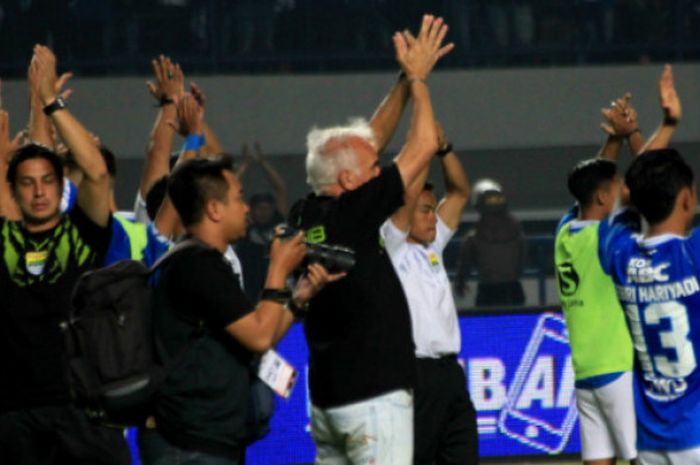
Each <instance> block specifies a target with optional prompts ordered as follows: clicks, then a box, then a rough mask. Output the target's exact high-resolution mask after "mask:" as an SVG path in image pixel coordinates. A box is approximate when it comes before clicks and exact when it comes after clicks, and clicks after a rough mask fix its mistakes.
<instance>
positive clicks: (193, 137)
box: [182, 134, 206, 152]
mask: <svg viewBox="0 0 700 465" xmlns="http://www.w3.org/2000/svg"><path fill="white" fill-rule="evenodd" d="M205 144H206V139H205V138H204V134H190V135H188V136H187V138H186V139H185V145H184V146H183V148H182V149H183V150H184V151H185V152H187V151H193V152H196V151H197V150H199V149H201V148H202V147H204V145H205Z"/></svg>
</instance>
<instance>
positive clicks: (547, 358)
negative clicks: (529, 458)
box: [498, 313, 578, 454]
mask: <svg viewBox="0 0 700 465" xmlns="http://www.w3.org/2000/svg"><path fill="white" fill-rule="evenodd" d="M570 364H571V360H570V351H569V338H568V332H567V330H566V323H565V322H564V319H563V318H561V317H560V316H558V315H555V314H553V313H544V314H542V316H540V318H539V320H538V321H537V324H536V325H535V329H534V330H533V331H532V335H531V336H530V341H529V342H528V344H527V347H526V348H525V351H524V353H523V356H522V358H521V359H520V364H519V365H518V368H517V370H516V373H515V376H514V378H513V380H512V381H511V383H510V388H509V389H508V394H507V396H506V402H505V404H504V406H503V409H502V410H501V412H500V415H499V419H498V430H499V431H500V432H501V433H502V434H504V435H506V436H507V437H509V438H511V439H514V440H516V441H517V442H519V443H521V444H523V445H526V446H529V447H532V448H534V449H537V450H539V451H544V452H546V453H548V454H558V453H560V452H561V451H562V450H563V449H564V448H565V447H566V444H567V443H568V441H569V436H570V435H571V431H572V430H573V429H574V426H575V424H576V418H577V415H578V414H577V411H576V401H575V398H574V388H573V386H563V385H562V381H564V382H570V383H573V379H570V380H567V379H564V378H565V377H564V376H563V373H564V371H565V370H566V369H567V368H568V369H570Z"/></svg>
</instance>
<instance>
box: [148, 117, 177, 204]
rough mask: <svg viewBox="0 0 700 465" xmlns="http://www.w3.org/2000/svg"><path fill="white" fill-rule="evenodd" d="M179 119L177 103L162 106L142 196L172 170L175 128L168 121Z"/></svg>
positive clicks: (149, 150)
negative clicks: (171, 160) (171, 156)
mask: <svg viewBox="0 0 700 465" xmlns="http://www.w3.org/2000/svg"><path fill="white" fill-rule="evenodd" d="M176 120H177V109H176V107H175V105H172V104H170V105H165V106H163V107H161V109H160V111H159V112H158V116H157V117H156V121H155V124H154V125H153V129H152V130H151V136H150V141H149V144H148V153H147V154H146V163H145V166H144V167H143V173H142V174H141V186H140V190H141V197H143V198H146V194H147V193H148V190H149V189H150V188H151V186H152V185H153V183H154V182H155V181H156V180H158V179H160V178H162V177H163V176H166V175H167V174H168V173H169V172H170V153H171V151H172V148H173V136H174V135H175V130H174V129H173V128H172V127H171V126H170V124H169V123H168V121H176Z"/></svg>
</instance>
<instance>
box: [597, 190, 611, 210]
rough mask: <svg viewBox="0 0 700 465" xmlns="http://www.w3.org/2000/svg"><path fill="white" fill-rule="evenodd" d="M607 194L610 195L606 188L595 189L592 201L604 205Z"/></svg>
mask: <svg viewBox="0 0 700 465" xmlns="http://www.w3.org/2000/svg"><path fill="white" fill-rule="evenodd" d="M608 195H610V192H609V191H608V189H596V191H595V193H594V194H593V202H594V203H595V205H598V206H603V205H605V202H606V200H607V198H608Z"/></svg>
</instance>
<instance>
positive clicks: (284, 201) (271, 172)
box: [253, 142, 289, 217]
mask: <svg viewBox="0 0 700 465" xmlns="http://www.w3.org/2000/svg"><path fill="white" fill-rule="evenodd" d="M253 148H254V149H255V159H256V160H257V161H258V163H260V167H261V168H262V169H263V171H264V172H265V176H267V180H268V181H270V185H271V186H272V190H273V191H274V192H275V204H276V206H277V211H278V212H279V214H280V215H282V216H284V217H286V216H287V210H288V208H289V193H288V192H287V184H286V183H285V182H284V179H283V178H282V176H281V175H280V174H279V172H278V171H277V170H276V169H275V167H274V166H273V165H272V163H270V161H269V160H268V159H267V158H266V157H265V155H264V154H263V151H262V148H261V147H260V143H258V142H255V144H254V145H253Z"/></svg>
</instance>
